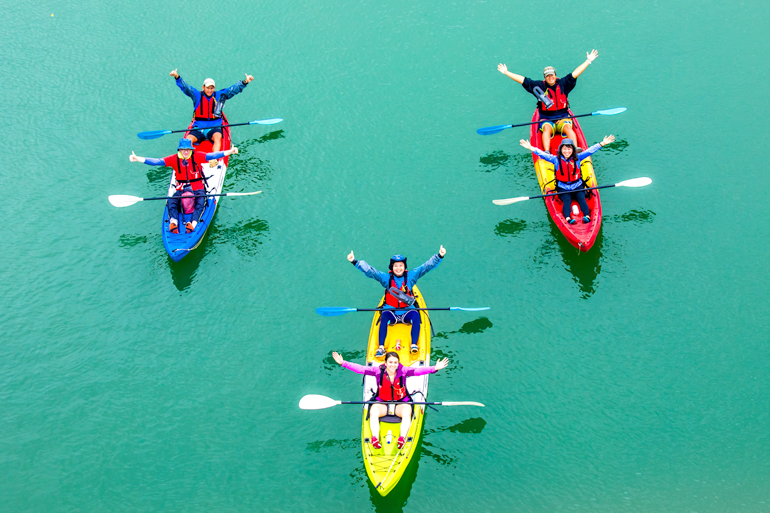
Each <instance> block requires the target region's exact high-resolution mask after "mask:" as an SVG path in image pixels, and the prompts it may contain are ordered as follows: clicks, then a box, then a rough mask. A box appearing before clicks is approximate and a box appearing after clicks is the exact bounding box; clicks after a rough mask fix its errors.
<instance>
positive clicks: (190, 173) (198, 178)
mask: <svg viewBox="0 0 770 513" xmlns="http://www.w3.org/2000/svg"><path fill="white" fill-rule="evenodd" d="M175 157H176V162H174V165H173V168H174V179H175V180H176V182H177V183H178V184H179V186H178V187H177V188H178V189H181V188H182V187H184V185H186V184H190V187H192V189H193V190H194V191H200V190H203V189H204V187H203V182H205V181H206V179H205V177H204V176H203V168H202V167H201V165H200V164H198V163H197V162H195V154H193V155H190V158H189V159H187V160H182V159H180V158H179V155H176V156H175Z"/></svg>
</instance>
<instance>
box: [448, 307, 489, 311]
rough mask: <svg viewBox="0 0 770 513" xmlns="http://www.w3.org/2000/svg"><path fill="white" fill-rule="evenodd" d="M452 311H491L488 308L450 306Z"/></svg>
mask: <svg viewBox="0 0 770 513" xmlns="http://www.w3.org/2000/svg"><path fill="white" fill-rule="evenodd" d="M449 309H450V310H462V311H463V312H480V311H482V310H489V307H488V306H482V307H481V308H462V307H460V306H450V307H449Z"/></svg>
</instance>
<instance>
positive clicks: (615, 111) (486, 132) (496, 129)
mask: <svg viewBox="0 0 770 513" xmlns="http://www.w3.org/2000/svg"><path fill="white" fill-rule="evenodd" d="M626 110H628V109H626V108H625V107H617V108H614V109H607V110H597V111H596V112H592V113H590V114H579V115H577V116H567V117H568V118H584V117H586V116H614V115H615V114H620V113H621V112H625V111H626ZM561 119H567V118H561ZM540 121H542V120H540ZM540 121H531V122H529V123H521V124H519V125H497V126H488V127H486V128H479V129H478V130H476V133H478V134H480V135H492V134H496V133H498V132H502V131H503V130H505V129H506V128H514V127H517V126H528V125H534V124H536V123H540Z"/></svg>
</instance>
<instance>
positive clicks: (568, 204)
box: [559, 191, 591, 218]
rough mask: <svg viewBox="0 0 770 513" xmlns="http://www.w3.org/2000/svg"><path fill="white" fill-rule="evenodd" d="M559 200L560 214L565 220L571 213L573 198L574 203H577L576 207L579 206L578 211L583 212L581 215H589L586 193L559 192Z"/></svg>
mask: <svg viewBox="0 0 770 513" xmlns="http://www.w3.org/2000/svg"><path fill="white" fill-rule="evenodd" d="M559 192H560V194H559V199H560V200H561V213H562V214H563V215H564V217H565V218H567V217H569V216H570V214H571V213H572V212H571V210H572V199H573V198H574V199H575V201H577V202H578V205H580V210H582V211H583V215H584V216H587V215H591V210H590V209H589V208H588V203H587V202H586V193H585V191H580V192H569V191H567V192H561V191H559Z"/></svg>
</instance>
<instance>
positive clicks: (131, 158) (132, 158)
mask: <svg viewBox="0 0 770 513" xmlns="http://www.w3.org/2000/svg"><path fill="white" fill-rule="evenodd" d="M128 160H130V161H131V162H141V160H139V157H137V156H136V155H134V152H133V151H132V152H131V155H129V156H128Z"/></svg>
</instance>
